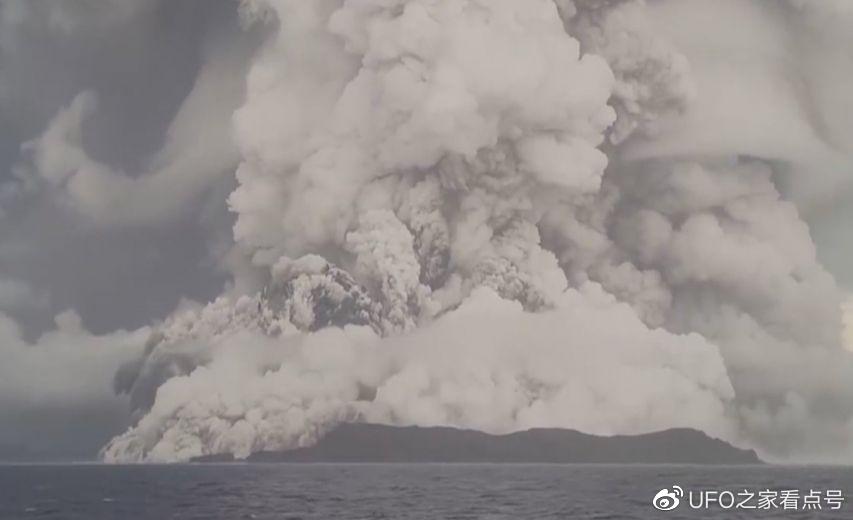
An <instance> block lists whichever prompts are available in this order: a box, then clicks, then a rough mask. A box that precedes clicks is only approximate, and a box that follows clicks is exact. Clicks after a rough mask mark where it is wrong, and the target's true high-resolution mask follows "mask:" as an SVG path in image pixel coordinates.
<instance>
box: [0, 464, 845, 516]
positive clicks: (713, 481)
mask: <svg viewBox="0 0 853 520" xmlns="http://www.w3.org/2000/svg"><path fill="white" fill-rule="evenodd" d="M674 485H678V486H679V487H680V488H681V489H682V491H683V494H682V495H680V499H679V506H678V507H676V508H675V509H674V510H671V511H658V510H657V509H655V508H654V507H653V505H652V499H653V497H654V496H655V495H656V494H658V493H659V492H660V491H661V490H662V489H663V488H668V489H669V491H670V492H674V491H672V489H673V486H674ZM727 490H728V491H729V492H730V493H732V495H737V494H738V493H744V494H743V495H741V497H738V498H737V501H739V502H740V501H743V504H742V505H741V506H740V507H736V506H731V507H729V508H723V507H722V506H720V505H719V504H718V503H717V501H714V500H712V501H710V503H709V502H707V501H705V500H704V498H706V497H708V496H709V495H708V494H707V493H706V492H711V496H716V495H713V492H714V491H716V492H718V493H724V492H726V491H727ZM784 490H792V491H793V490H796V491H798V494H799V499H798V503H797V506H798V508H797V510H794V509H787V510H786V509H783V505H782V503H781V501H780V500H777V501H776V503H775V505H776V506H777V507H772V508H769V509H757V506H758V495H759V493H760V492H765V493H768V492H769V493H770V495H772V494H773V493H777V495H779V494H781V493H782V492H783V491H784ZM812 491H815V492H817V493H818V494H817V495H815V494H814V493H812ZM749 492H755V493H756V497H755V499H754V500H752V501H746V497H747V496H748V493H749ZM826 492H829V497H830V498H827V497H826V496H825V494H826ZM836 492H839V493H840V494H841V496H842V498H843V499H845V500H844V501H841V502H840V506H841V508H840V509H837V510H833V509H830V508H831V507H835V506H836V505H838V504H839V501H838V500H836V499H835V498H834V497H835V496H836ZM689 493H692V495H689ZM810 493H811V494H812V496H813V497H814V496H819V497H820V500H819V503H820V506H821V509H820V510H804V509H803V508H804V507H806V505H805V498H804V496H805V495H807V494H810ZM791 495H793V493H788V496H789V504H788V505H789V506H790V505H792V504H793V500H792V499H791ZM848 495H849V496H848ZM690 497H692V499H693V503H694V505H695V506H700V505H701V506H702V507H697V508H693V507H691V505H690V504H689V503H688V499H689V498H690ZM700 498H702V499H703V501H702V503H701V504H700V502H699V499H700ZM851 499H853V468H827V467H777V466H739V467H734V466H723V467H707V466H663V465H661V466H658V465H654V466H618V465H524V464H412V465H408V464H270V465H264V464H223V465H207V464H197V465H194V464H190V465H176V466H146V465H140V466H101V465H33V466H0V519H3V520H7V519H8V520H13V519H14V520H17V519H30V518H39V519H61V520H77V519H80V520H101V519H119V520H136V519H140V520H143V519H144V520H161V519H199V520H202V519H204V520H215V519H227V520H239V519H276V520H279V519H281V520H284V519H290V520H296V519H303V520H308V519H323V520H329V519H393V520H405V519H433V518H437V519H459V520H462V519H466V520H473V519H527V518H530V519H558V518H587V519H646V518H673V519H674V518H721V519H722V518H725V519H729V518H731V519H735V518H774V519H775V518H783V519H784V518H797V519H800V518H827V519H844V518H853V505H851V504H850V503H849V501H850V500H851ZM721 501H722V502H723V504H724V505H725V506H729V500H728V495H722V496H721ZM810 502H811V505H814V503H815V502H816V500H815V499H812V500H810ZM749 505H753V506H755V507H756V509H747V508H746V507H747V506H749ZM809 507H811V506H809Z"/></svg>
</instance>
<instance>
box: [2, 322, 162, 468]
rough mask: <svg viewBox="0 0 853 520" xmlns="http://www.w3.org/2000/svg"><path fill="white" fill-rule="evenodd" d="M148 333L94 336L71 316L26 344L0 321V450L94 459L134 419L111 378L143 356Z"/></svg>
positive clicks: (15, 329)
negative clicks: (94, 452)
mask: <svg viewBox="0 0 853 520" xmlns="http://www.w3.org/2000/svg"><path fill="white" fill-rule="evenodd" d="M147 333H148V332H147V331H146V330H144V329H143V330H139V331H136V332H133V333H129V332H123V331H117V332H114V333H112V334H108V335H104V336H94V335H92V334H90V333H88V332H87V331H85V330H84V329H83V328H82V327H81V324H80V319H79V317H78V316H76V315H75V314H74V313H73V312H66V313H63V314H60V315H59V316H57V318H56V326H55V328H54V330H51V331H49V332H46V333H45V334H43V335H42V336H40V337H39V338H37V339H36V340H35V341H34V342H28V341H25V340H24V339H23V338H22V337H21V333H20V331H19V329H18V327H17V325H16V324H15V323H14V322H13V321H12V320H11V319H10V318H8V317H7V316H5V315H0V358H2V360H3V363H0V421H1V422H2V424H3V428H2V429H0V444H2V445H14V446H18V447H19V448H20V450H21V453H23V454H25V455H26V456H28V457H34V458H56V457H60V458H68V457H75V458H88V457H91V454H92V450H93V449H95V448H96V447H97V444H98V443H99V442H104V440H105V439H106V438H107V437H108V436H109V435H110V434H111V432H114V431H116V430H120V429H121V428H122V427H123V426H124V425H126V424H127V422H128V420H129V418H130V416H129V413H128V407H127V399H126V398H124V397H121V396H116V395H115V394H114V393H113V391H112V374H113V373H114V372H115V371H116V370H117V369H118V367H119V366H121V364H122V363H125V362H127V361H128V360H130V359H133V357H134V356H138V355H139V354H140V353H141V346H142V343H143V341H144V338H145V337H146V336H147Z"/></svg>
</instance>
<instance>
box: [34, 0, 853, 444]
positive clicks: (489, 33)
mask: <svg viewBox="0 0 853 520" xmlns="http://www.w3.org/2000/svg"><path fill="white" fill-rule="evenodd" d="M240 9H241V16H243V20H244V26H245V27H244V29H245V31H247V32H251V31H254V32H256V33H259V34H261V35H262V36H263V41H262V43H261V44H260V46H259V47H258V48H257V49H254V51H253V54H252V55H251V59H250V60H248V66H247V70H245V71H243V75H242V76H239V78H238V79H239V80H240V86H235V83H237V81H236V80H235V78H233V77H229V78H228V81H225V82H224V83H223V81H224V79H223V78H222V76H223V73H224V71H228V72H230V73H233V71H234V70H242V69H241V68H240V67H236V66H235V63H236V62H238V61H239V60H238V59H237V58H238V57H236V56H235V57H234V60H233V61H230V60H219V61H216V60H214V62H212V64H209V65H207V66H205V67H203V68H202V69H201V71H200V72H199V76H198V78H197V81H196V85H195V88H194V89H193V91H192V94H190V96H189V97H188V100H187V102H186V103H185V105H184V107H185V108H184V109H182V110H181V112H180V114H182V115H183V117H184V118H185V119H182V118H181V117H178V118H177V119H176V120H175V121H174V122H173V124H172V127H171V128H172V130H171V131H170V134H169V135H170V138H171V140H170V141H169V142H170V143H171V144H170V145H168V146H166V151H164V152H163V153H162V161H160V162H159V163H157V167H154V168H152V169H151V171H149V172H147V173H146V174H144V175H141V176H139V177H136V178H133V179H131V178H128V177H126V176H124V175H122V174H121V173H120V172H115V171H109V170H108V169H107V167H106V166H104V165H103V164H101V163H99V162H98V161H95V160H94V159H92V158H90V156H89V155H88V154H87V153H86V152H85V151H84V149H83V147H82V146H81V145H80V143H79V133H80V128H81V124H82V123H83V122H84V121H85V119H86V117H87V115H90V114H91V113H92V112H93V111H94V110H96V104H95V102H96V98H95V97H94V96H93V95H91V94H87V93H83V94H81V95H80V96H78V97H77V98H76V99H75V100H74V101H73V102H72V103H71V104H70V105H68V106H67V107H66V108H65V109H64V110H63V111H61V112H60V113H59V114H58V115H56V117H55V118H54V120H53V122H52V123H51V124H50V125H49V127H48V129H47V130H46V131H45V132H43V133H42V135H41V137H38V138H37V139H35V140H33V141H31V142H30V144H28V145H27V150H28V152H29V154H30V158H29V161H28V162H26V163H25V164H23V165H21V166H20V172H19V174H20V177H21V179H23V180H24V181H25V184H26V183H29V184H26V185H35V186H42V187H43V186H44V185H48V186H49V188H48V189H51V190H55V191H56V192H58V193H60V194H61V197H62V200H65V201H67V202H70V204H71V205H72V206H73V207H75V208H76V209H77V210H79V211H80V212H81V213H83V214H85V215H87V216H88V217H89V218H92V219H93V220H96V221H99V220H109V219H117V220H119V221H128V222H133V223H139V222H150V221H158V220H159V219H162V218H164V216H165V217H167V216H168V215H169V214H171V213H173V212H176V211H180V208H181V206H182V204H184V203H185V202H186V201H187V200H191V199H192V197H193V194H194V193H196V192H198V191H199V190H202V189H203V188H204V187H205V186H207V185H208V183H209V182H210V179H209V177H208V176H209V175H210V174H209V172H210V171H211V170H215V167H214V165H215V164H220V163H224V164H228V163H229V161H233V160H235V158H236V160H238V161H239V166H238V168H237V170H236V180H237V187H236V189H234V191H233V192H231V193H230V195H229V196H228V203H229V206H230V208H231V210H232V211H233V213H234V214H235V216H236V223H235V224H234V228H233V236H234V247H233V251H232V253H231V254H230V256H229V266H230V268H231V269H232V273H233V284H231V285H230V286H229V288H228V290H226V291H225V293H224V294H223V295H222V296H221V297H219V298H218V299H216V300H215V301H213V302H212V303H210V304H207V305H193V306H190V307H192V308H182V309H180V310H179V311H176V312H175V313H173V314H172V315H171V316H170V317H169V318H168V319H166V320H165V321H164V322H163V323H161V324H159V325H157V326H156V327H154V328H153V329H152V330H151V331H150V334H149V335H148V339H147V343H146V346H145V349H144V353H143V354H141V355H140V356H139V357H138V358H136V359H133V360H131V361H129V362H127V363H125V364H124V365H123V366H122V367H121V369H119V370H118V373H117V374H116V376H115V387H116V390H117V392H118V393H119V394H128V395H129V400H130V406H131V409H132V410H133V422H134V424H133V425H132V426H131V427H130V428H129V429H128V430H127V431H125V432H124V433H122V434H120V435H118V436H116V437H115V438H113V439H112V441H110V442H109V443H108V444H107V445H106V446H105V447H104V448H103V450H102V452H101V455H102V457H103V458H104V459H105V460H107V461H180V460H188V459H190V458H192V457H197V456H202V455H210V454H222V453H230V454H233V455H235V456H237V457H246V456H248V455H249V454H250V453H252V452H255V451H260V450H282V449H289V448H294V447H299V446H305V445H308V444H311V443H312V442H315V441H316V440H317V439H318V437H319V436H321V435H322V434H323V433H325V432H326V431H328V430H330V429H331V428H333V427H335V426H336V425H337V424H339V423H341V422H344V421H371V422H382V423H389V424H401V425H407V424H419V425H452V426H459V427H466V428H476V429H481V430H485V431H489V432H496V433H501V432H509V431H514V430H519V429H526V428H531V427H537V426H553V427H566V428H576V429H579V430H582V431H586V432H591V433H596V434H618V433H623V434H624V433H640V432H647V431H653V430H659V429H664V428H670V427H693V428H698V429H701V430H703V431H706V432H708V433H709V434H711V435H714V436H717V437H720V438H724V439H726V440H729V441H731V442H734V443H736V444H738V445H744V446H750V447H754V448H756V449H757V450H759V452H760V453H761V454H762V455H763V456H765V457H767V458H769V459H773V460H808V461H826V460H833V461H838V460H845V461H853V447H851V442H850V441H851V437H853V399H851V396H853V356H851V353H850V351H848V350H846V349H845V348H844V346H843V344H842V335H843V334H842V315H841V303H842V301H843V299H844V293H843V291H842V290H841V289H840V288H839V287H838V286H837V284H836V282H835V281H834V279H833V277H832V276H831V275H830V274H829V273H828V272H827V271H826V270H825V269H824V268H823V267H822V266H821V264H820V263H819V261H818V259H817V252H816V248H815V245H814V244H813V242H812V238H811V235H810V231H809V228H808V226H807V225H806V223H805V222H804V220H803V219H802V216H801V215H802V212H803V211H807V210H808V209H809V208H810V207H812V206H813V205H814V204H815V203H816V202H819V201H821V200H826V197H827V196H828V195H827V194H828V193H830V192H831V191H832V188H833V186H837V185H838V183H839V182H840V181H839V179H842V178H843V177H844V176H845V175H849V174H850V173H851V171H853V144H852V143H853V124H851V121H853V117H847V116H853V101H851V99H850V98H849V96H845V95H843V94H841V93H842V92H849V91H850V90H849V89H847V90H846V91H844V90H842V89H839V88H838V87H837V85H850V86H853V67H851V66H850V61H849V59H850V54H849V52H847V53H844V52H843V51H841V50H838V49H839V48H846V49H848V50H849V49H850V48H851V47H850V46H849V43H850V36H849V34H853V31H850V29H851V23H853V18H851V13H850V11H849V8H847V7H846V4H845V3H844V2H808V1H791V2H776V3H772V4H771V3H760V2H750V1H747V0H742V1H738V0H730V1H720V2H696V1H692V0H677V1H669V0H657V1H651V0H649V1H648V2H646V1H643V0H574V1H572V0H488V1H487V0H317V1H311V2H306V1H304V0H250V1H244V2H241V4H240ZM58 13H59V14H57V16H60V14H61V15H62V17H61V18H59V19H60V20H64V21H63V22H62V23H63V24H71V23H72V22H74V20H76V18H74V17H68V16H66V15H68V13H65V14H63V13H62V12H58ZM119 14H121V13H118V14H116V16H118V15H119ZM125 15H126V16H133V14H132V12H128V13H125V14H124V15H122V16H125ZM711 19H714V20H716V19H722V20H725V19H738V20H741V21H742V22H743V23H741V24H738V25H737V27H729V26H728V25H727V27H728V28H729V29H732V30H731V31H728V32H727V33H726V34H727V36H725V37H722V36H720V35H719V34H718V35H716V36H715V37H711V36H708V35H707V34H704V33H703V32H702V31H714V30H715V29H719V24H718V23H706V22H707V21H708V20H711ZM78 22H79V20H78ZM830 22H831V23H830ZM57 23H59V22H57ZM75 23H77V22H75ZM79 23H82V22H79ZM63 26H64V25H63ZM706 27H707V28H706ZM69 30H70V29H69ZM789 34H795V35H796V36H795V37H788V35H789ZM843 43H847V46H846V47H845V46H843V45H842V44H843ZM792 57H794V58H792ZM216 64H219V65H218V66H219V67H221V68H217V65H216ZM229 76H230V75H229ZM243 83H244V85H243ZM223 85H226V86H225V87H223ZM223 88H225V89H226V90H225V91H227V92H232V94H233V92H234V91H240V90H241V89H242V88H245V93H244V96H243V98H244V101H243V103H242V106H240V107H239V108H238V109H237V110H236V111H235V112H234V113H233V117H232V120H231V121H232V125H231V127H230V128H228V129H227V130H228V132H225V131H224V130H223V129H222V128H208V129H206V131H205V132H203V133H202V134H200V135H195V132H197V131H198V130H199V128H200V126H199V125H198V124H190V123H191V122H194V121H195V122H197V121H198V119H199V118H203V117H204V116H203V114H204V113H205V112H206V110H205V107H208V106H210V105H215V103H213V102H212V101H211V100H213V99H215V98H216V96H217V95H219V94H218V93H220V92H222V90H220V89H223ZM226 97H228V96H226ZM193 99H196V100H197V101H196V103H197V104H193V103H192V102H191V100H193ZM229 99H230V98H229ZM226 105H227V103H224V104H223V106H219V107H218V108H217V110H219V112H218V113H217V114H214V115H212V116H210V119H209V120H210V121H220V120H222V119H223V117H224V116H223V113H225V112H226V111H228V110H229V109H230V108H229V106H226ZM193 107H195V109H194V108H193ZM182 121H183V122H182ZM203 126H204V125H202V127H203ZM194 135H195V137H196V138H197V139H196V138H194ZM41 189H44V188H41ZM166 220H168V218H166ZM848 330H849V329H848ZM148 332H149V331H148V330H147V329H143V330H141V331H139V332H137V333H136V334H131V335H130V336H129V337H132V338H133V339H136V338H137V337H138V336H139V335H142V334H148ZM122 334H123V335H122V336H121V338H126V336H125V335H124V333H122ZM848 335H849V333H848ZM108 338H109V337H108ZM97 341H100V338H97ZM122 351H123V352H127V349H124V350H122ZM113 366H114V365H113Z"/></svg>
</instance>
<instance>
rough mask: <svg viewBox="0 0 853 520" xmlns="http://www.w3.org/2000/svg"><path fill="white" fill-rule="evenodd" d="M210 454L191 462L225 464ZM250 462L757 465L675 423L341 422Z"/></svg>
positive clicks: (746, 453)
mask: <svg viewBox="0 0 853 520" xmlns="http://www.w3.org/2000/svg"><path fill="white" fill-rule="evenodd" d="M230 460H233V459H232V457H231V456H230V455H228V456H220V455H215V456H208V457H200V458H198V459H195V462H226V461H230ZM248 461H249V462H400V463H418V462H422V463H423V462H427V463H429V462H439V463H453V462H459V463H553V464H565V463H590V464H761V463H762V461H761V460H760V459H759V458H758V456H757V455H756V453H755V451H753V450H743V449H739V448H735V447H734V446H732V445H730V444H728V443H726V442H723V441H721V440H718V439H713V438H711V437H709V436H707V435H705V434H704V433H702V432H700V431H697V430H692V429H687V428H676V429H671V430H664V431H660V432H654V433H647V434H643V435H616V436H612V437H602V436H597V435H589V434H586V433H581V432H578V431H575V430H565V429H556V428H537V429H532V430H527V431H521V432H515V433H510V434H507V435H490V434H488V433H483V432H480V431H474V430H459V429H455V428H444V427H429V428H423V427H417V426H408V427H398V426H384V425H378V424H342V425H340V426H339V427H338V428H337V429H335V430H333V431H331V432H330V433H328V434H327V435H326V436H325V437H323V438H322V439H321V440H320V441H319V442H318V443H317V444H315V445H314V446H310V447H307V448H297V449H294V450H288V451H278V452H259V453H254V454H252V455H251V456H250V457H249V458H248Z"/></svg>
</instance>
